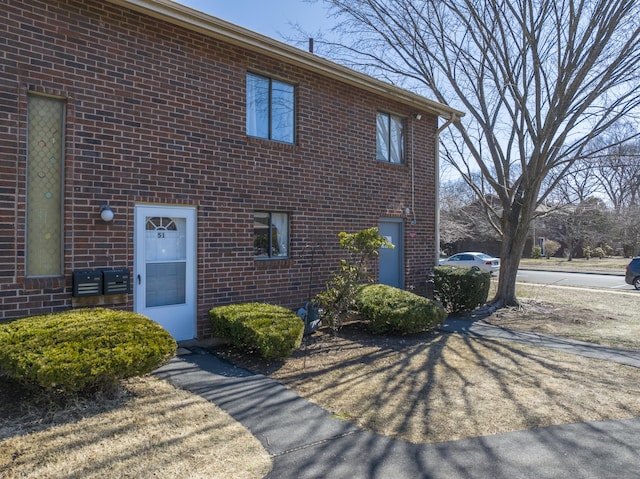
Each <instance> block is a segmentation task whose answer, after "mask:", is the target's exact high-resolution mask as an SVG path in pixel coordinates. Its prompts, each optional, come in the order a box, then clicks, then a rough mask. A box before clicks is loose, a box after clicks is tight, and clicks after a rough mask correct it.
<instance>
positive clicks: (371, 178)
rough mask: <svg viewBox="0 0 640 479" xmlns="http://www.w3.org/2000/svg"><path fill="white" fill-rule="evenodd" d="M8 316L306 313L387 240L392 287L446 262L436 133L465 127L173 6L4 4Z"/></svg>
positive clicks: (180, 334)
mask: <svg viewBox="0 0 640 479" xmlns="http://www.w3.org/2000/svg"><path fill="white" fill-rule="evenodd" d="M0 4H1V8H0V19H1V23H2V27H1V29H0V101H1V104H2V108H1V112H2V123H1V128H0V152H1V154H0V172H1V176H0V244H1V245H2V247H1V248H0V305H1V307H0V319H9V318H16V317H21V316H27V315H33V314H41V313H47V312H53V311H59V310H64V309H68V308H76V307H82V306H95V305H104V306H108V307H115V308H123V309H129V310H134V311H138V312H140V313H143V314H145V315H147V316H149V317H151V318H152V319H154V320H156V321H158V322H159V323H160V324H162V325H163V326H164V327H166V328H167V329H168V330H169V331H170V332H171V334H172V335H173V336H174V337H175V338H176V339H179V340H186V339H191V338H195V337H199V338H203V337H207V336H208V335H210V334H211V330H210V327H209V322H208V318H207V312H208V310H209V309H210V308H211V307H213V306H215V305H219V304H227V303H232V302H240V301H265V302H270V303H274V304H280V305H283V306H286V307H291V308H296V307H299V306H301V305H302V304H304V302H305V301H306V300H307V299H308V296H309V295H311V294H315V293H317V292H318V291H319V290H320V289H321V288H322V286H323V284H324V281H325V280H326V278H327V275H328V274H329V272H330V270H332V269H334V268H335V267H336V266H337V263H338V259H339V257H340V251H339V248H338V242H337V234H338V233H339V232H340V231H348V232H353V231H357V230H360V229H363V228H369V227H371V226H376V225H377V226H379V227H380V228H381V231H382V233H383V234H384V235H385V236H387V237H389V238H390V239H391V241H392V242H393V244H394V245H396V248H394V249H388V250H384V251H383V254H382V255H381V258H380V263H379V267H378V268H377V270H376V271H375V274H376V275H377V279H378V280H379V281H380V282H384V283H388V284H393V285H395V286H398V287H402V288H414V289H419V288H420V287H421V286H422V285H423V283H424V280H425V277H426V273H427V271H428V270H429V269H430V268H431V267H433V265H434V263H435V259H436V257H437V252H438V245H437V224H436V222H437V215H436V208H437V205H436V191H437V164H436V161H437V148H438V119H439V118H444V119H445V120H446V119H451V118H453V117H455V116H456V115H459V114H460V113H459V112H457V111H455V110H453V109H451V108H448V107H446V106H444V105H441V104H439V103H436V102H434V101H431V100H429V99H426V98H424V97H421V96H418V95H415V94H413V93H410V92H408V91H405V90H402V89H399V88H396V87H394V86H391V85H388V84H386V83H383V82H380V81H377V80H375V79H372V78H370V77H368V76H365V75H363V74H360V73H358V72H355V71H353V70H350V69H348V68H345V67H342V66H340V65H337V64H335V63H332V62H330V61H327V60H325V59H323V58H320V57H318V56H315V55H313V54H311V53H307V52H305V51H302V50H299V49H296V48H293V47H291V46H288V45H286V44H283V43H280V42H277V41H274V40H272V39H270V38H267V37H264V36H262V35H258V34H256V33H253V32H250V31H248V30H245V29H243V28H240V27H237V26H235V25H232V24H229V23H227V22H224V21H222V20H219V19H217V18H214V17H211V16H209V15H206V14H203V13H201V12H198V11H195V10H192V9H190V8H187V7H184V6H182V5H180V4H177V3H174V2H171V1H168V0H135V1H134V0H106V1H105V0H102V1H98V0H48V1H42V0H32V1H30V2H22V1H15V0H0Z"/></svg>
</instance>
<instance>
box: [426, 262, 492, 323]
mask: <svg viewBox="0 0 640 479" xmlns="http://www.w3.org/2000/svg"><path fill="white" fill-rule="evenodd" d="M434 272H435V278H434V281H435V288H436V291H437V292H438V299H439V300H440V302H441V303H442V305H443V306H444V307H445V308H446V310H447V311H449V312H450V313H459V312H462V311H472V310H474V309H475V308H477V307H478V306H482V305H483V304H485V303H486V302H487V298H488V297H489V286H490V285H491V275H490V274H489V273H483V272H482V271H478V270H475V269H469V268H461V267H458V266H438V267H436V268H435V269H434Z"/></svg>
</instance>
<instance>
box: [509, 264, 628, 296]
mask: <svg viewBox="0 0 640 479" xmlns="http://www.w3.org/2000/svg"><path fill="white" fill-rule="evenodd" d="M517 280H518V281H521V282H523V283H538V284H551V285H557V286H582V287H588V288H598V289H615V290H619V291H635V289H634V288H633V286H631V285H629V284H627V283H625V282H624V276H616V275H609V274H587V273H560V272H555V271H532V270H523V269H521V270H519V271H518V277H517Z"/></svg>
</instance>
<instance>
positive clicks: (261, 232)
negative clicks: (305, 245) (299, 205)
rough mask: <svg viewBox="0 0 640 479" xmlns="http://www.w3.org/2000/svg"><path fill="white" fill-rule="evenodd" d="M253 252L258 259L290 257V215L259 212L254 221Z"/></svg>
mask: <svg viewBox="0 0 640 479" xmlns="http://www.w3.org/2000/svg"><path fill="white" fill-rule="evenodd" d="M253 251H254V255H255V257H256V258H286V257H287V256H289V215H288V214H287V213H275V212H268V211H257V212H256V213H255V214H254V221H253Z"/></svg>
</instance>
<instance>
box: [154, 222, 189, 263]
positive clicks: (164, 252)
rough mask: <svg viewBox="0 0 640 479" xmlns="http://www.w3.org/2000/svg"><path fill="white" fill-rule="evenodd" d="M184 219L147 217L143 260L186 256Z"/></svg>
mask: <svg viewBox="0 0 640 479" xmlns="http://www.w3.org/2000/svg"><path fill="white" fill-rule="evenodd" d="M186 221H187V220H186V219H185V218H166V217H147V221H146V225H145V260H146V261H174V260H184V259H185V258H186V257H187V240H186Z"/></svg>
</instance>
